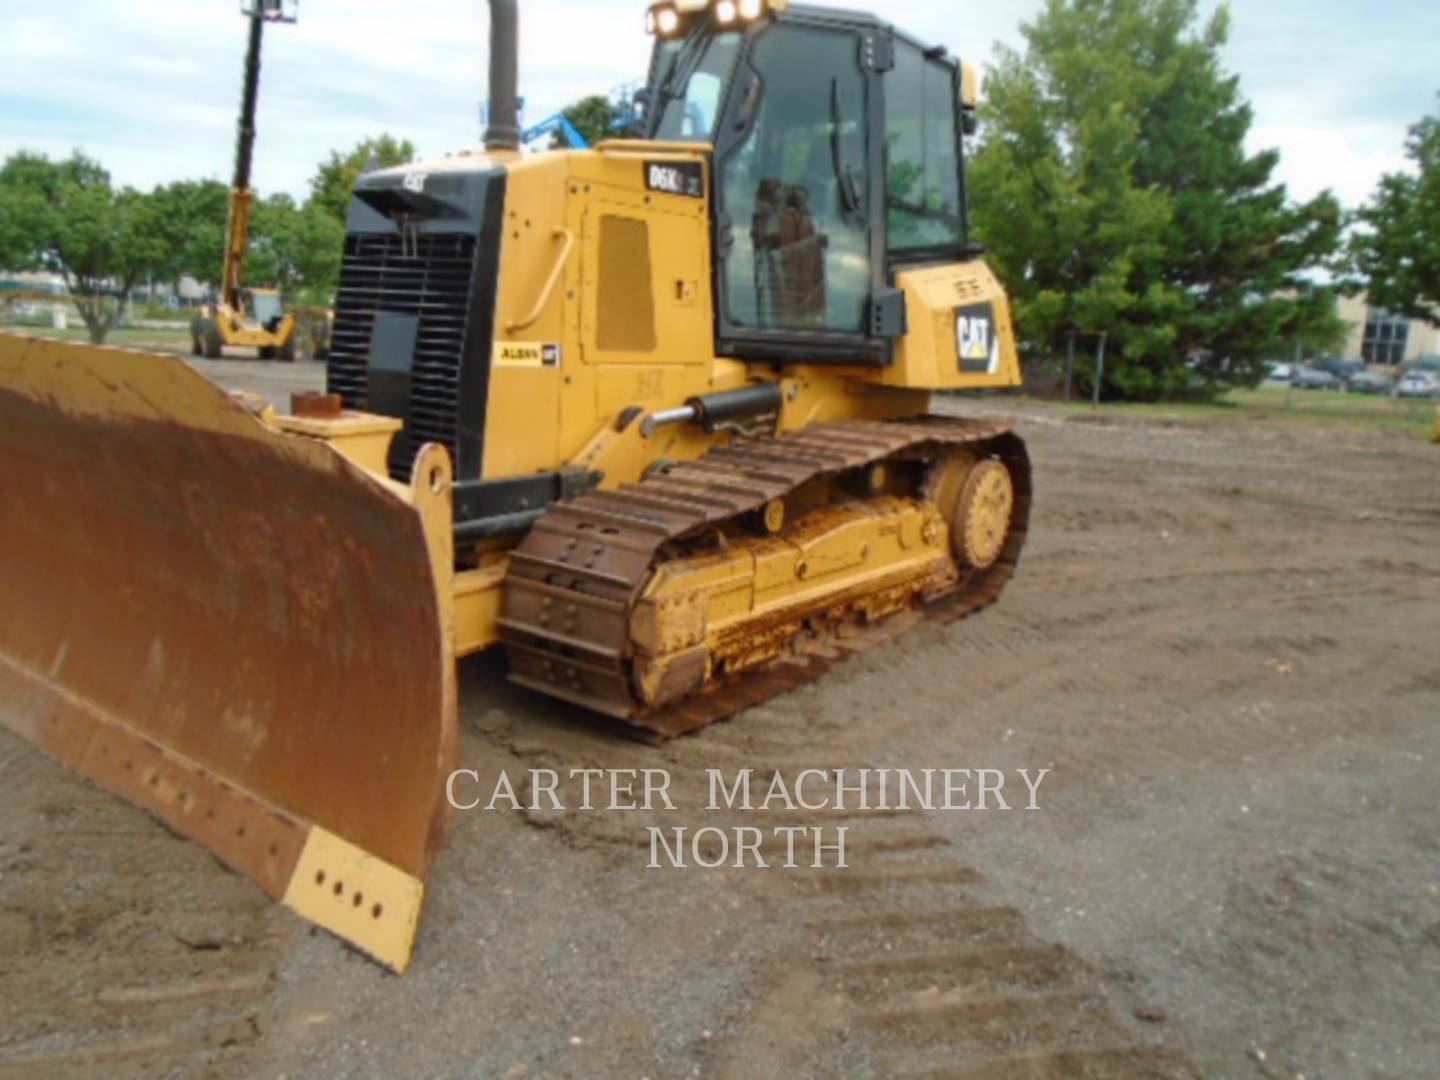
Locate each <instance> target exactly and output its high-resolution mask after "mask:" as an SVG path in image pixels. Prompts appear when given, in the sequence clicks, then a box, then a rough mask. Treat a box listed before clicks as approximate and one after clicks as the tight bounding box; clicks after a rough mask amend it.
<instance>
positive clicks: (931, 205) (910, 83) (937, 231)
mask: <svg viewBox="0 0 1440 1080" xmlns="http://www.w3.org/2000/svg"><path fill="white" fill-rule="evenodd" d="M958 107H959V85H958V83H957V82H956V72H955V68H954V66H953V65H952V64H949V63H945V62H943V61H937V60H927V59H926V58H925V56H924V54H923V53H922V52H921V51H920V50H919V49H917V48H916V47H915V46H913V45H910V44H908V43H907V42H903V41H897V42H896V43H895V67H894V68H893V69H892V70H891V71H890V72H888V73H887V74H886V76H885V139H886V151H887V155H888V158H889V176H888V177H887V178H886V180H887V184H888V188H887V192H886V206H887V208H888V214H887V225H888V229H889V240H888V246H889V249H890V251H892V252H904V251H915V250H921V249H926V248H940V247H958V246H960V245H962V244H963V243H964V242H965V222H964V208H963V207H962V205H961V202H960V149H959V148H960V129H959V125H958V124H957V123H956V112H957V109H958Z"/></svg>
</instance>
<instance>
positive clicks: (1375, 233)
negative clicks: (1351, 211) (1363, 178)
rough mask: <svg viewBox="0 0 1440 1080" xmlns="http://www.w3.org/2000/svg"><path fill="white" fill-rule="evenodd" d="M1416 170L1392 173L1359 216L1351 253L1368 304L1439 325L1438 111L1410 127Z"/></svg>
mask: <svg viewBox="0 0 1440 1080" xmlns="http://www.w3.org/2000/svg"><path fill="white" fill-rule="evenodd" d="M1405 153H1406V156H1407V157H1409V158H1410V160H1411V161H1412V162H1413V163H1414V165H1415V172H1414V173H1388V174H1387V175H1385V176H1384V177H1382V178H1381V180H1380V187H1379V189H1378V190H1377V191H1376V192H1375V194H1374V196H1373V197H1372V198H1371V200H1370V202H1369V203H1368V204H1366V205H1365V206H1364V207H1363V208H1362V209H1361V210H1360V212H1359V213H1358V214H1357V215H1356V217H1357V220H1358V222H1359V224H1360V228H1359V229H1358V230H1357V231H1356V232H1355V234H1354V235H1353V236H1352V238H1351V241H1350V258H1351V262H1352V264H1353V266H1354V269H1355V270H1356V271H1358V273H1359V275H1360V277H1361V279H1362V280H1363V282H1364V285H1365V288H1366V290H1367V292H1368V293H1369V299H1370V303H1371V304H1374V305H1375V306H1377V307H1382V308H1385V309H1386V310H1388V311H1390V312H1393V313H1395V314H1397V315H1405V316H1408V317H1410V318H1412V319H1423V320H1425V321H1426V322H1429V323H1430V324H1431V325H1432V326H1440V114H1437V115H1436V116H1428V117H1426V118H1425V119H1423V120H1421V121H1420V122H1419V123H1418V124H1416V125H1415V126H1414V127H1412V128H1411V129H1410V138H1409V140H1408V141H1407V142H1406V145H1405Z"/></svg>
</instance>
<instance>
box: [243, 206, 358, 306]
mask: <svg viewBox="0 0 1440 1080" xmlns="http://www.w3.org/2000/svg"><path fill="white" fill-rule="evenodd" d="M344 246H345V227H344V226H343V225H341V224H340V223H339V222H338V221H336V220H335V219H334V218H332V217H331V216H330V215H329V214H327V213H325V212H324V211H323V210H321V209H320V208H319V207H318V206H316V205H314V204H313V203H306V205H305V206H303V207H302V206H297V205H296V203H295V200H294V199H292V198H291V197H290V196H289V195H285V194H279V195H271V196H270V197H269V198H268V199H263V200H261V201H259V202H257V203H256V204H255V212H254V216H253V217H252V219H251V228H250V252H249V256H248V258H247V260H246V278H247V279H248V280H249V281H250V282H251V283H252V284H255V285H261V284H268V285H273V286H274V287H276V288H278V289H279V290H280V291H281V292H282V293H283V294H284V295H285V296H286V297H289V298H291V299H292V300H294V299H299V300H302V301H306V302H312V303H321V304H328V303H329V298H330V297H331V295H333V293H334V292H335V289H336V287H337V285H338V283H339V279H340V262H341V258H342V249H343V248H344Z"/></svg>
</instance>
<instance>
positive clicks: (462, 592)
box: [0, 0, 1031, 970]
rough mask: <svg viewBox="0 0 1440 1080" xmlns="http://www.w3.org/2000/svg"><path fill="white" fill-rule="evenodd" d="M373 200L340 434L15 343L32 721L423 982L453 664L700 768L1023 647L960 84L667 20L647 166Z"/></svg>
mask: <svg viewBox="0 0 1440 1080" xmlns="http://www.w3.org/2000/svg"><path fill="white" fill-rule="evenodd" d="M491 20H492V25H491V35H492V42H491V54H492V60H491V72H490V80H491V88H490V128H489V130H488V131H487V133H486V138H485V147H484V149H483V150H477V151H466V152H460V153H457V154H454V155H452V156H449V157H445V158H443V159H439V160H436V161H431V162H428V163H425V164H416V165H410V166H405V167H402V168H397V169H391V170H388V171H381V172H375V173H371V174H369V175H367V176H365V177H363V178H362V179H361V180H360V182H359V185H358V188H357V190H356V192H355V196H354V201H353V203H352V206H351V209H350V212H349V221H348V235H347V237H346V240H345V251H344V270H343V276H342V280H341V285H340V290H339V296H338V301H337V306H336V313H335V324H334V334H333V340H332V342H331V348H330V354H329V358H328V363H327V372H328V376H327V377H328V387H327V393H325V394H317V395H305V396H297V398H296V400H295V401H293V403H292V407H291V409H290V413H289V414H288V415H278V414H277V413H276V411H275V410H274V409H273V408H269V407H266V406H263V405H259V404H256V403H255V402H254V401H253V400H250V399H237V398H235V397H231V396H229V395H227V394H225V393H223V392H222V391H221V390H219V389H218V388H216V387H215V386H214V385H213V384H212V383H210V382H209V381H207V380H206V379H205V378H203V377H202V376H201V375H200V374H198V373H197V372H196V371H194V370H193V369H191V368H190V367H189V366H187V365H186V364H184V363H183V362H181V361H179V360H175V359H168V358H164V357H159V356H152V355H145V354H140V353H135V352H128V351H124V350H119V349H100V348H93V347H86V346H81V345H74V344H66V343H61V342H54V341H45V340H35V339H25V338H16V337H5V338H0V470H3V475H4V477H5V481H4V483H3V485H0V598H3V603H0V719H3V721H4V723H5V724H6V725H7V726H8V727H9V728H10V729H11V730H12V731H15V732H18V733H19V734H20V735H21V736H23V737H25V738H27V739H29V740H31V741H33V742H34V743H36V744H38V745H39V746H41V747H43V748H44V749H45V750H46V751H48V752H49V753H51V754H53V755H54V756H55V757H57V758H59V759H61V760H63V761H66V762H68V763H70V764H71V765H73V766H74V767H75V768H77V769H79V770H80V771H81V772H83V773H84V774H85V775H87V776H89V777H92V778H93V779H95V780H96V781H97V782H99V783H101V784H103V785H105V786H106V787H108V788H110V789H112V790H114V791H116V792H118V793H120V794H122V795H123V796H125V797H126V798H128V799H130V800H132V801H133V802H135V803H137V804H139V805H140V806H142V807H145V808H146V809H148V810H150V811H152V812H154V813H155V814H157V815H159V816H160V817H162V818H163V819H164V820H165V821H167V822H168V823H169V824H170V825H172V826H173V827H174V828H176V829H178V830H180V831H181V832H183V833H186V834H187V835H189V836H192V837H194V838H195V839H197V840H198V841H200V842H201V843H203V844H205V845H206V846H207V847H209V848H210V849H211V850H213V851H214V852H216V853H217V854H218V855H219V856H220V857H221V858H223V859H224V860H225V861H226V862H227V863H229V864H230V865H231V866H233V867H235V868H237V869H239V870H241V871H243V872H245V873H247V874H249V875H250V876H251V877H253V878H254V879H255V880H256V881H257V882H259V883H260V885H261V886H262V887H263V888H264V889H265V890H267V891H268V892H269V893H270V894H271V895H273V896H275V897H277V898H279V899H282V900H283V901H284V902H285V903H287V904H289V905H290V906H291V907H293V908H294V909H295V910H297V911H299V912H300V913H301V914H302V915H304V916H306V917H307V918H309V919H311V920H313V921H314V922H316V923H318V924H320V925H322V926H325V927H327V928H329V929H330V930H332V931H334V932H335V933H337V934H339V935H341V936H343V937H344V938H346V939H348V940H349V941H351V942H353V943H354V944H356V945H357V946H359V947H360V948H362V949H364V950H366V951H367V952H368V953H370V954H371V955H372V956H374V957H376V958H377V959H378V960H380V961H381V962H383V963H385V964H387V965H389V966H391V967H393V968H395V969H397V970H398V969H403V968H404V967H405V965H406V964H407V963H408V962H409V959H410V956H411V950H412V941H413V937H414V933H415V927H416V923H417V919H418V917H419V911H420V905H421V900H422V897H423V894H424V882H425V880H426V876H427V873H428V871H429V869H430V866H431V862H432V860H433V858H434V856H435V854H436V853H437V851H438V850H439V849H440V847H441V846H442V844H443V841H444V838H445V835H446V830H447V827H448V821H449V808H448V804H447V799H446V795H445V788H446V780H447V778H448V777H449V776H450V775H451V773H452V771H453V770H454V769H455V768H456V764H457V763H456V760H455V758H456V745H457V734H456V681H455V662H456V658H457V657H462V656H465V655H467V654H471V653H475V652H478V651H480V650H482V649H487V648H491V647H496V648H501V649H503V650H504V651H505V653H506V655H507V656H508V660H509V667H510V671H511V677H512V678H513V679H514V680H515V681H517V682H519V683H522V684H524V685H525V686H527V687H531V688H533V689H534V690H536V691H538V692H539V693H542V694H548V695H552V696H554V697H556V698H560V699H562V700H564V701H566V702H569V703H572V704H573V705H575V706H577V707H578V709H577V712H578V711H579V710H590V711H594V712H598V713H604V714H607V715H609V716H613V717H618V718H620V719H622V720H624V721H626V722H628V723H630V724H634V725H637V726H639V727H641V728H645V729H648V730H649V731H651V732H654V733H657V734H658V735H659V736H662V737H668V736H675V735H680V734H683V733H685V732H689V731H693V730H695V729H697V728H700V727H702V726H704V725H705V724H707V723H709V722H711V721H714V720H717V719H720V718H723V717H726V716H729V715H732V714H734V713H736V712H738V711H740V710H743V709H745V708H747V707H749V706H751V705H754V704H756V703H758V702H760V701H763V700H764V699H766V698H767V697H769V696H771V695H773V694H775V693H778V692H780V691H783V690H784V689H786V688H787V687H790V686H794V685H795V684H796V683H798V682H801V681H804V680H806V679H810V678H813V677H815V676H816V675H818V674H819V673H820V672H822V671H823V670H825V668H826V667H828V666H829V665H831V664H833V663H834V662H835V661H836V660H837V659H839V658H842V657H843V656H845V655H847V654H849V653H853V652H854V651H856V650H858V649H862V648H864V647H865V646H866V645H867V644H870V643H872V642H874V641H877V640H880V639H883V638H884V637H886V636H887V635H890V634H893V633H894V632H895V631H896V630H897V628H899V627H903V626H904V625H907V624H908V623H911V622H914V621H915V620H916V619H919V618H930V619H954V618H957V617H960V616H964V615H966V614H969V613H971V612H974V611H976V610H978V609H980V608H982V607H984V606H985V605H987V604H989V603H991V602H992V601H994V600H995V599H996V597H997V596H998V595H999V593H1000V591H1001V589H1002V588H1003V587H1004V586H1005V584H1006V582H1007V581H1008V580H1009V579H1010V577H1011V575H1012V574H1013V572H1014V570H1015V567H1016V564H1017V562H1018V560H1019V557H1020V552H1021V548H1022V546H1023V544H1024V541H1025V535H1026V530H1027V526H1028V521H1029V514H1030V503H1031V476H1030V466H1029V461H1028V458H1027V455H1026V451H1025V447H1024V445H1023V443H1022V442H1021V440H1020V439H1019V438H1018V437H1017V436H1016V435H1015V434H1014V432H1013V431H1011V430H1010V429H1009V427H1008V426H1007V425H1006V424H1004V423H1000V422H996V421H993V420H964V419H955V418H950V417H941V416H936V415H932V413H931V410H930V398H931V393H932V391H944V390H969V389H982V388H1002V387H1011V386H1015V385H1017V384H1018V383H1019V381H1020V369H1019V362H1018V357H1017V352H1016V346H1015V334H1014V330H1013V327H1012V325H1011V317H1010V310H1009V305H1008V302H1007V299H1006V297H1005V294H1004V292H1003V290H1002V289H1001V286H1000V285H999V284H998V282H997V280H996V278H995V277H994V275H993V274H992V273H991V271H990V270H989V269H988V268H987V267H986V266H985V264H984V263H983V262H982V261H980V260H979V258H978V256H977V250H976V248H975V247H974V246H973V245H972V243H971V241H970V238H969V236H968V232H967V216H968V215H967V205H966V193H965V184H964V177H965V170H964V152H965V149H966V146H967V139H968V136H969V135H970V134H971V133H972V132H973V130H974V109H975V105H976V86H975V79H974V75H973V73H972V72H971V69H970V68H969V67H968V66H965V65H962V64H960V63H959V62H957V61H955V60H953V59H951V58H950V57H949V56H948V55H947V54H946V53H945V51H944V50H943V49H938V48H933V47H929V46H927V45H925V44H923V43H921V42H919V41H916V40H914V39H913V38H911V37H909V36H907V35H906V34H904V33H902V32H900V31H899V30H896V29H894V28H893V27H891V26H889V25H888V24H886V23H884V22H882V21H880V20H879V19H877V18H875V17H874V16H870V15H864V14H859V13H856V12H851V11H839V10H826V9H820V8H812V7H801V6H799V5H796V6H793V7H792V6H791V5H790V4H789V3H788V2H787V0H714V2H707V0H666V2H663V3H660V4H657V5H655V6H654V7H652V8H651V9H650V11H649V19H648V23H649V27H650V31H651V33H652V34H653V35H654V38H655V42H654V51H653V58H652V61H651V65H650V72H649V79H648V87H647V90H646V92H645V94H644V95H643V100H644V103H645V104H644V121H643V125H644V130H643V131H642V132H639V133H638V137H634V138H624V139H616V140H612V141H610V142H606V143H603V144H601V145H599V146H597V147H596V148H594V149H592V150H585V151H555V152H550V153H543V154H537V155H524V154H522V153H521V152H520V149H519V135H520V132H519V129H518V123H517V113H518V109H517V106H516V102H517V85H516V84H517V75H516V69H517V61H516V41H517V13H516V9H515V0H491Z"/></svg>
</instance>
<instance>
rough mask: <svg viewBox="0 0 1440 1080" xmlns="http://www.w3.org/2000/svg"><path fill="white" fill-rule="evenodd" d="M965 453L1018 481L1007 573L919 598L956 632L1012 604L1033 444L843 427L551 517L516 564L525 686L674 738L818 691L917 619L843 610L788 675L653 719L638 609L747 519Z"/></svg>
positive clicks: (717, 457) (979, 428) (791, 658)
mask: <svg viewBox="0 0 1440 1080" xmlns="http://www.w3.org/2000/svg"><path fill="white" fill-rule="evenodd" d="M961 450H968V451H972V452H975V453H977V455H978V456H980V457H988V456H991V455H993V456H995V457H997V458H999V460H1000V461H1002V462H1003V463H1004V464H1005V466H1006V467H1007V468H1008V469H1009V471H1010V474H1011V478H1012V482H1013V484H1014V489H1015V507H1014V512H1013V519H1012V523H1011V529H1010V534H1009V538H1008V540H1007V542H1006V544H1005V546H1004V548H1003V551H1002V553H1001V555H1000V558H999V560H998V561H997V562H996V563H995V564H994V565H992V566H990V567H988V568H986V569H984V570H973V571H970V572H969V573H967V574H964V575H962V576H961V578H960V580H959V581H958V582H957V583H956V584H955V585H954V586H953V587H947V588H946V589H945V590H944V591H943V592H941V591H938V590H937V591H936V592H935V593H934V594H925V595H920V596H918V597H917V598H918V599H919V600H920V601H921V602H922V605H923V606H922V607H921V608H920V611H919V615H920V616H921V617H923V618H926V619H931V620H938V621H951V620H954V619H958V618H962V617H964V616H966V615H970V614H973V613H974V612H976V611H979V610H980V609H982V608H984V607H986V606H988V605H989V604H991V603H993V602H994V601H995V599H996V598H997V597H998V596H999V595H1000V592H1001V590H1003V589H1004V587H1005V585H1006V583H1007V582H1008V581H1009V580H1010V578H1011V577H1012V575H1013V574H1014V572H1015V567H1016V565H1017V563H1018V561H1019V557H1020V552H1021V550H1022V548H1023V547H1024V543H1025V536H1026V532H1027V530H1028V527H1029V519H1030V504H1031V493H1032V481H1031V475H1030V462H1029V458H1028V456H1027V455H1026V452H1025V447H1024V444H1023V443H1022V442H1021V441H1020V439H1019V438H1018V437H1016V436H1015V435H1014V434H1013V433H1012V432H1011V430H1010V428H1009V426H1008V425H1005V424H996V423H985V422H976V421H968V420H963V419H942V418H938V417H927V418H922V419H920V420H916V421H911V422H902V423H885V422H876V421H854V420H846V421H834V422H830V423H822V424H814V425H811V426H809V427H806V428H804V429H802V430H800V431H798V432H791V433H788V434H786V435H783V436H780V437H777V438H765V439H759V440H756V441H754V442H748V443H745V444H743V445H738V446H731V447H725V448H721V449H716V450H712V451H711V452H709V453H708V454H706V455H705V456H704V457H702V458H700V459H699V460H698V461H694V462H686V463H684V464H679V465H673V466H671V467H669V468H668V469H665V470H663V471H658V472H656V473H654V474H652V475H651V476H649V477H647V478H646V479H644V480H643V481H641V482H640V483H637V484H626V485H622V486H621V488H620V489H619V490H618V491H596V492H591V493H588V494H586V495H583V496H581V497H579V498H578V499H575V500H573V501H570V502H567V503H563V504H560V505H558V506H556V507H554V508H553V509H552V510H550V511H549V512H548V513H547V514H546V515H545V516H544V517H543V518H542V519H541V520H540V522H539V523H538V524H537V525H536V526H535V527H534V528H533V529H532V530H531V532H530V534H529V535H528V536H527V537H526V538H525V540H524V541H523V542H522V543H521V545H520V546H519V548H518V549H517V550H516V551H515V552H514V553H513V554H512V555H511V560H510V576H509V578H508V579H507V582H506V597H505V617H504V619H503V620H502V627H503V630H504V640H505V648H506V652H507V654H508V656H509V660H510V668H511V678H512V679H513V680H514V681H516V682H518V683H520V684H521V685H524V686H528V687H530V688H532V689H535V690H539V691H541V692H543V693H546V694H549V695H551V696H554V697H558V698H561V699H562V700H565V701H568V702H571V703H572V704H577V705H582V706H584V707H586V708H588V709H593V710H595V711H597V712H601V713H606V714H608V715H611V716H615V717H618V718H620V719H624V720H626V721H628V722H629V723H632V724H636V725H639V726H641V727H644V728H647V729H649V730H650V731H653V732H655V733H657V734H660V735H662V736H667V737H669V736H675V735H681V734H685V733H687V732H690V731H694V730H696V729H698V728H701V727H704V726H705V725H707V724H709V723H711V722H713V721H715V720H719V719H723V718H725V717H727V716H731V715H733V714H734V713H737V712H740V711H741V710H743V709H747V708H750V707H752V706H755V705H758V704H760V703H761V702H763V701H765V700H767V699H769V698H771V697H773V696H775V695H776V694H779V693H782V692H784V691H786V690H788V689H790V688H792V687H794V686H797V685H799V684H801V683H805V682H809V681H811V680H812V679H815V678H817V677H818V676H819V675H821V674H822V673H824V672H825V671H826V670H828V669H829V668H831V667H832V666H834V664H835V663H837V662H838V661H840V660H843V659H845V658H846V657H847V656H850V655H853V654H854V653H856V652H860V651H862V650H864V649H866V648H869V647H871V646H873V645H875V644H877V643H879V642H881V641H884V640H887V639H889V638H890V637H893V636H894V635H895V633H897V632H898V631H899V630H901V629H903V628H904V627H905V626H906V625H907V622H906V620H905V619H904V618H903V617H901V616H896V617H892V618H891V619H888V620H885V621H883V622H874V621H872V620H870V619H868V618H866V617H864V613H862V612H859V611H857V610H855V608H857V607H858V606H859V605H853V606H850V607H847V606H844V605H841V606H840V607H838V608H837V609H836V610H834V611H829V612H826V613H825V616H826V618H825V620H824V621H825V624H826V632H825V633H824V635H823V639H822V640H820V641H818V642H812V643H811V644H812V647H809V648H801V647H800V643H801V642H802V641H804V640H805V639H804V638H802V637H801V636H800V635H798V634H797V635H787V636H793V639H794V640H793V641H792V644H791V646H790V647H789V649H788V650H787V653H786V655H785V656H784V658H783V660H782V661H781V662H777V663H773V664H769V665H767V666H764V667H759V668H756V669H754V670H750V671H746V672H744V673H742V674H740V675H738V676H736V677H733V678H729V679H725V680H723V681H722V682H720V683H719V685H717V686H714V687H712V688H709V689H707V690H706V692H705V693H703V694H699V695H696V696H693V697H690V698H687V699H685V700H683V701H680V702H678V703H675V704H670V705H664V706H662V707H658V708H651V707H647V706H646V705H645V704H644V703H643V702H642V701H641V700H640V699H639V698H638V697H637V693H636V689H635V687H636V682H637V678H636V673H635V670H634V667H635V661H634V655H633V652H632V649H631V647H630V633H631V625H632V617H633V614H634V607H635V603H636V600H637V598H638V597H639V595H640V593H641V590H642V589H643V587H644V585H645V582H646V581H647V580H648V579H649V577H650V576H651V575H652V574H653V573H654V571H655V570H656V568H657V567H658V566H659V565H661V564H662V563H663V562H665V561H666V560H667V559H670V558H674V557H676V555H677V553H678V552H679V551H682V550H683V549H684V547H685V545H686V544H687V543H693V542H696V541H698V540H700V539H701V538H704V537H708V536H711V535H715V534H718V533H721V532H723V531H724V530H730V529H737V528H739V529H743V528H745V524H744V523H745V520H746V519H747V517H749V518H753V517H755V516H757V515H759V514H761V513H762V512H763V511H764V508H766V507H767V506H768V505H770V504H772V503H773V502H775V501H776V500H780V501H782V502H783V501H784V500H786V499H788V498H790V497H792V496H794V495H795V493H796V492H798V491H799V490H800V489H801V488H803V487H804V486H805V485H807V484H811V483H813V482H815V481H818V480H827V479H828V480H835V479H838V478H841V477H844V476H847V475H849V474H858V473H859V472H860V470H863V469H866V468H869V467H871V466H875V465H877V464H884V465H886V466H901V465H904V464H906V463H909V464H911V465H913V466H916V467H919V468H921V469H924V468H926V467H928V466H930V465H931V464H932V463H935V462H937V461H940V460H941V459H942V458H943V457H944V456H945V455H947V454H953V453H955V452H957V451H961ZM782 538H783V535H782ZM720 542H721V543H722V544H723V540H722V541H720ZM926 601H928V603H927V602H926ZM794 621H795V626H794V627H793V628H792V627H790V626H786V625H782V626H780V627H778V628H777V631H776V632H777V633H783V632H787V631H790V630H792V629H794V630H798V629H800V628H801V625H800V624H801V622H802V621H803V620H801V619H799V618H798V617H797V618H796V619H795V620H794ZM811 621H814V620H811ZM910 621H913V619H911V620H910Z"/></svg>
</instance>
